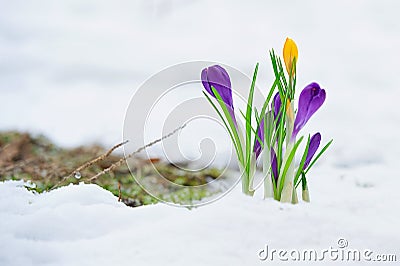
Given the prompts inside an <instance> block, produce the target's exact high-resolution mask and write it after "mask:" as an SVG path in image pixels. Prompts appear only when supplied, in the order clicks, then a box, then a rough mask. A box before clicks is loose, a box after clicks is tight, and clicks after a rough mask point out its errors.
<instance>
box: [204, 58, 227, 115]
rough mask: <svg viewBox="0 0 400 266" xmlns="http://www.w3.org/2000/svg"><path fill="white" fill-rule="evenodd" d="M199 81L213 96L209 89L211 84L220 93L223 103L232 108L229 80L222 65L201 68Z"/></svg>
mask: <svg viewBox="0 0 400 266" xmlns="http://www.w3.org/2000/svg"><path fill="white" fill-rule="evenodd" d="M201 82H202V83H203V86H204V88H205V89H206V91H207V92H208V93H209V94H211V95H212V96H213V97H214V98H215V95H214V93H213V92H212V89H211V86H213V87H214V88H215V89H216V90H217V91H218V93H219V94H220V95H221V98H222V100H223V101H224V103H225V104H226V105H228V106H230V107H232V108H233V100H232V88H231V80H230V78H229V75H228V72H226V70H225V69H224V68H223V67H221V66H219V65H214V66H210V67H207V68H205V69H203V71H202V72H201Z"/></svg>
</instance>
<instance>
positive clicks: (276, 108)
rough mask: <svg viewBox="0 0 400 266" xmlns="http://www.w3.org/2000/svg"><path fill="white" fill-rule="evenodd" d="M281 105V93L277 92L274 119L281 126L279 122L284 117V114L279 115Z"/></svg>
mask: <svg viewBox="0 0 400 266" xmlns="http://www.w3.org/2000/svg"><path fill="white" fill-rule="evenodd" d="M281 105H282V102H281V96H280V95H279V92H277V93H276V94H275V96H274V118H275V121H276V124H277V125H278V124H279V120H280V119H281V115H282V114H279V111H280V109H281ZM278 115H279V118H277V117H278Z"/></svg>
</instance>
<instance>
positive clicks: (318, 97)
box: [292, 82, 326, 138]
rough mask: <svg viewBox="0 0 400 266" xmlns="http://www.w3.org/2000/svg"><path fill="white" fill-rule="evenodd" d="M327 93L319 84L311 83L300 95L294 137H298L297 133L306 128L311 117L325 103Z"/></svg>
mask: <svg viewBox="0 0 400 266" xmlns="http://www.w3.org/2000/svg"><path fill="white" fill-rule="evenodd" d="M325 98H326V93H325V90H324V89H321V87H320V86H319V85H318V83H315V82H313V83H311V84H309V85H308V86H306V87H305V88H304V89H303V91H302V92H301V94H300V99H299V108H298V110H297V115H296V120H295V122H294V129H293V134H292V137H293V138H294V137H296V135H297V133H298V132H299V131H300V130H301V129H302V128H303V127H304V125H305V124H306V123H307V121H308V120H309V119H310V118H311V116H312V115H313V114H314V113H315V112H316V111H317V110H318V109H319V108H320V107H321V106H322V104H323V103H324V102H325Z"/></svg>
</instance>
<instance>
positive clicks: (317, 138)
mask: <svg viewBox="0 0 400 266" xmlns="http://www.w3.org/2000/svg"><path fill="white" fill-rule="evenodd" d="M320 143H321V134H320V133H319V132H318V133H316V134H314V135H313V136H312V137H311V139H310V145H309V147H308V152H307V156H306V160H305V162H304V166H303V170H305V169H306V168H307V166H308V165H309V164H310V162H311V159H312V158H313V157H314V155H315V153H316V152H317V150H318V148H319V145H320Z"/></svg>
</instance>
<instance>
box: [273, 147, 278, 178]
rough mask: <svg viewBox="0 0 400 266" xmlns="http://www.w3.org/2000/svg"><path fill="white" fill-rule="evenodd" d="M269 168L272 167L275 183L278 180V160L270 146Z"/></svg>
mask: <svg viewBox="0 0 400 266" xmlns="http://www.w3.org/2000/svg"><path fill="white" fill-rule="evenodd" d="M271 168H272V174H273V176H274V179H275V183H277V182H278V160H277V158H276V153H275V151H274V149H272V148H271Z"/></svg>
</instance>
